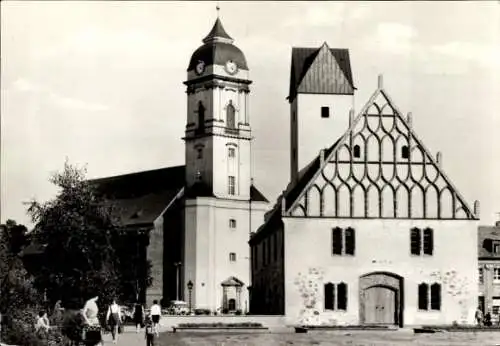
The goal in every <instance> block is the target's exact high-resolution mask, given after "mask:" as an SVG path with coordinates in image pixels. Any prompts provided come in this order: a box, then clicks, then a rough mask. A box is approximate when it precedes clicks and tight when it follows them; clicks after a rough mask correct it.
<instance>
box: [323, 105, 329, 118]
mask: <svg viewBox="0 0 500 346" xmlns="http://www.w3.org/2000/svg"><path fill="white" fill-rule="evenodd" d="M321 117H322V118H329V117H330V108H329V107H321Z"/></svg>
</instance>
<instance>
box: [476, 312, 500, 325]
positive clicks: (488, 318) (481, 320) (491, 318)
mask: <svg viewBox="0 0 500 346" xmlns="http://www.w3.org/2000/svg"><path fill="white" fill-rule="evenodd" d="M475 319H476V323H477V325H479V326H485V327H491V326H493V323H494V322H496V323H497V324H498V325H500V316H499V315H498V314H496V313H495V312H494V311H491V310H490V311H488V312H487V313H485V314H484V315H483V311H482V310H481V308H477V310H476V314H475Z"/></svg>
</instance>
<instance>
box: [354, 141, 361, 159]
mask: <svg viewBox="0 0 500 346" xmlns="http://www.w3.org/2000/svg"><path fill="white" fill-rule="evenodd" d="M353 154H354V157H356V158H359V157H361V148H360V147H359V145H357V144H356V145H355V146H354V153H353Z"/></svg>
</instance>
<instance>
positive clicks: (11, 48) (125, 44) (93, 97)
mask: <svg viewBox="0 0 500 346" xmlns="http://www.w3.org/2000/svg"><path fill="white" fill-rule="evenodd" d="M219 5H220V8H221V9H220V17H221V20H222V23H223V25H224V27H225V29H226V31H227V32H228V34H229V35H230V36H232V37H233V38H234V39H235V42H234V44H235V45H237V46H238V47H239V48H240V49H241V50H242V51H243V52H244V54H245V56H246V58H247V62H248V65H249V68H250V78H251V79H252V80H253V84H252V85H251V94H250V112H251V113H250V121H251V126H252V131H253V135H254V137H255V140H254V143H253V165H254V166H253V172H254V177H255V183H256V185H257V186H258V188H259V189H261V190H262V191H263V192H264V194H265V195H266V196H267V197H268V199H270V200H271V201H272V203H274V200H275V198H276V197H277V196H278V195H279V194H280V193H281V191H282V190H283V189H285V187H286V185H287V183H288V178H289V131H290V126H289V105H288V102H287V101H286V99H285V98H286V96H287V92H288V88H289V78H290V63H291V50H292V47H319V46H321V44H322V43H323V42H327V43H328V45H329V46H330V47H331V48H348V49H349V51H350V57H351V66H352V71H353V76H354V83H355V86H356V87H357V88H358V90H357V91H356V96H355V104H356V110H357V111H359V110H360V109H361V108H362V106H363V105H364V103H366V102H367V101H368V98H369V97H370V95H371V94H372V93H373V92H374V91H375V89H376V87H377V75H379V74H383V76H384V87H385V90H386V91H387V92H388V93H389V95H390V96H391V98H392V100H393V101H394V102H395V104H396V106H397V107H398V108H399V109H400V110H401V111H402V112H403V113H407V112H410V111H411V112H412V114H413V123H414V129H415V131H416V132H417V134H418V136H419V138H420V139H421V140H422V141H423V143H424V144H425V146H426V147H427V148H428V149H430V150H431V151H432V152H433V153H436V152H437V151H441V152H442V155H443V165H442V167H443V169H444V171H445V173H446V174H447V176H448V177H449V178H450V179H451V180H452V181H453V183H454V184H455V186H457V188H458V190H459V191H460V193H461V194H462V195H463V196H464V198H465V199H466V200H467V202H468V204H469V206H471V207H472V204H473V202H474V200H479V201H480V203H481V224H486V225H488V224H492V223H493V222H495V221H496V220H497V219H499V217H500V216H499V215H497V214H496V213H497V212H500V136H499V132H500V116H499V114H498V113H499V107H498V104H495V101H496V100H498V95H500V3H499V2H498V1H487V2H479V1H468V2H438V3H433V2H346V3H343V2H281V1H280V2H271V1H266V2H258V1H254V2H239V1H238V2H224V1H221V2H220V3H219ZM215 7H216V2H209V1H207V2H195V1H189V2H181V1H178V2H160V1H153V2H147V1H136V2H134V1H127V2H118V1H113V2H111V1H109V2H98V1H92V2H77V1H69V2H62V1H54V2H50V1H45V2H35V1H27V2H16V1H2V2H1V10H2V11H1V53H2V54H1V55H2V59H1V125H2V127H1V135H2V138H1V141H2V147H1V201H2V204H1V205H2V210H1V221H2V222H4V221H5V220H6V219H9V218H10V219H14V220H16V221H17V222H20V223H24V224H27V225H31V221H30V218H29V216H28V215H27V214H26V206H25V205H24V204H23V202H26V201H30V200H32V199H37V200H39V201H46V200H48V199H50V198H53V197H54V194H55V193H56V189H55V187H54V186H53V185H51V183H50V182H49V180H48V179H49V177H50V175H51V174H52V173H53V172H55V171H60V170H62V168H63V166H64V162H65V160H66V158H67V159H68V160H69V162H70V163H72V164H76V165H79V166H83V165H86V166H87V170H88V174H87V176H88V177H89V178H97V177H104V176H111V175H118V174H125V173H130V172H136V171H141V170H149V169H157V168H162V167H167V166H173V165H182V164H184V142H183V141H182V139H181V137H182V136H183V134H184V129H185V125H186V106H187V101H186V94H185V86H184V85H183V84H182V82H183V81H185V80H186V78H187V76H186V69H187V66H188V62H189V59H190V56H191V54H192V53H193V52H194V51H195V50H196V48H198V47H199V46H200V45H201V44H202V42H201V40H202V39H203V38H204V37H205V35H206V34H207V33H208V32H209V31H210V29H211V27H212V25H213V23H214V21H215V19H216V16H217V14H216V10H215ZM335 140H336V138H332V143H333V142H334V141H335ZM319 149H320V148H318V151H319Z"/></svg>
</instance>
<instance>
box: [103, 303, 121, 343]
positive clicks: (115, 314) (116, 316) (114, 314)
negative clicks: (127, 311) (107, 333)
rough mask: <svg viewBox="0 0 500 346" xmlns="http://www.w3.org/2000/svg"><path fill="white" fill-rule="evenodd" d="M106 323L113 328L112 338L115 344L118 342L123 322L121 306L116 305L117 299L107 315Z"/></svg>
mask: <svg viewBox="0 0 500 346" xmlns="http://www.w3.org/2000/svg"><path fill="white" fill-rule="evenodd" d="M106 321H107V322H108V324H109V326H110V328H111V336H112V337H113V343H114V344H116V343H117V342H118V329H119V328H120V324H121V321H122V316H121V311H120V306H119V305H118V304H117V303H116V299H113V301H112V302H111V305H110V306H109V307H108V312H107V313H106Z"/></svg>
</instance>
